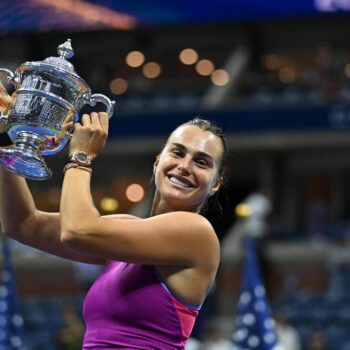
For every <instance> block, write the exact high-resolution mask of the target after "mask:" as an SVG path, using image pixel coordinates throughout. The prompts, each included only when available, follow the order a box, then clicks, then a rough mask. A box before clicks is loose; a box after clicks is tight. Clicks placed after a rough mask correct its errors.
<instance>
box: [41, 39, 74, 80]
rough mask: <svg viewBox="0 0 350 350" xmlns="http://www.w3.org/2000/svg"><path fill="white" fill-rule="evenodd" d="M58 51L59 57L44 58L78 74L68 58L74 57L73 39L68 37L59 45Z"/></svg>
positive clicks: (52, 63)
mask: <svg viewBox="0 0 350 350" xmlns="http://www.w3.org/2000/svg"><path fill="white" fill-rule="evenodd" d="M57 53H58V54H59V55H60V56H59V57H48V58H46V59H45V60H44V62H47V63H49V64H51V65H53V66H55V67H56V68H60V69H62V70H65V71H69V72H71V73H74V74H76V72H75V70H74V67H73V65H72V63H70V62H68V61H67V60H66V59H69V58H72V57H73V56H74V51H73V48H72V40H71V39H67V41H66V42H64V43H63V44H61V45H59V46H58V48H57Z"/></svg>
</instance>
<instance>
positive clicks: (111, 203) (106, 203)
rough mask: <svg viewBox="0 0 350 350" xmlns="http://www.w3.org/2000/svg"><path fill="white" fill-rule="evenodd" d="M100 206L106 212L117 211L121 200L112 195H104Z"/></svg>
mask: <svg viewBox="0 0 350 350" xmlns="http://www.w3.org/2000/svg"><path fill="white" fill-rule="evenodd" d="M100 207H101V209H102V210H103V211H105V212H110V213H112V212H115V211H117V210H118V207H119V202H118V201H117V200H116V199H115V198H112V197H104V198H102V199H101V202H100Z"/></svg>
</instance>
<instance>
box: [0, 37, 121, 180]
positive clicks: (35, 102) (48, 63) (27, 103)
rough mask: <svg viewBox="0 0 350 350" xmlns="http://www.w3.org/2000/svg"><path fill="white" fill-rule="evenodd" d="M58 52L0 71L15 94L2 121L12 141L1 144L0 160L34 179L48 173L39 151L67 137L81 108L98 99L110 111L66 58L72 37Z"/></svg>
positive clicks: (104, 98) (51, 148)
mask: <svg viewBox="0 0 350 350" xmlns="http://www.w3.org/2000/svg"><path fill="white" fill-rule="evenodd" d="M57 52H58V54H59V57H48V58H46V59H45V60H44V61H38V62H26V63H23V64H22V65H21V66H20V67H18V68H17V69H16V71H15V72H14V73H13V72H12V71H10V70H9V69H5V68H0V74H3V75H5V76H6V78H7V80H8V81H9V82H11V83H13V85H14V87H15V89H16V91H15V96H16V97H15V99H14V104H13V106H12V108H11V109H10V110H9V113H8V117H4V116H2V117H1V118H0V119H1V120H6V131H7V133H8V135H9V136H10V138H11V140H12V141H13V142H14V145H13V146H10V147H6V148H0V164H1V165H2V166H4V167H5V168H6V169H7V170H8V171H11V172H13V173H15V174H17V175H20V176H23V177H26V178H28V179H34V180H45V179H48V178H50V177H51V175H52V173H51V170H50V169H49V168H48V166H47V165H46V163H45V161H44V158H43V155H51V154H55V153H57V152H59V151H60V150H61V149H62V148H63V147H64V146H65V144H66V143H67V141H69V140H70V138H71V133H70V132H71V130H67V125H66V124H67V122H70V121H73V123H74V122H76V121H77V116H78V114H79V111H80V110H81V108H82V107H83V106H84V105H86V104H89V105H91V106H94V105H95V104H96V103H98V102H100V103H103V104H104V105H105V106H106V112H107V113H108V115H109V117H111V116H112V114H113V110H114V105H115V102H114V101H111V100H110V99H109V98H108V97H107V96H105V95H102V94H92V92H91V90H90V88H89V86H88V85H87V83H86V82H85V81H84V80H83V79H82V78H80V76H79V75H78V74H77V73H76V72H75V70H74V67H73V65H72V64H71V63H70V62H68V61H67V59H69V58H71V57H73V55H74V51H73V48H72V45H71V40H70V39H68V40H67V41H66V42H65V43H63V44H61V45H59V46H58V48H57Z"/></svg>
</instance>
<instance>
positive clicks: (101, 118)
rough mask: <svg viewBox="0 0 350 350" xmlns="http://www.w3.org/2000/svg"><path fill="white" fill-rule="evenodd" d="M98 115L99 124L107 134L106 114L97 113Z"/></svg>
mask: <svg viewBox="0 0 350 350" xmlns="http://www.w3.org/2000/svg"><path fill="white" fill-rule="evenodd" d="M99 115H100V123H101V126H102V129H103V130H104V131H105V132H107V133H108V128H109V118H108V114H107V113H106V112H101V113H99Z"/></svg>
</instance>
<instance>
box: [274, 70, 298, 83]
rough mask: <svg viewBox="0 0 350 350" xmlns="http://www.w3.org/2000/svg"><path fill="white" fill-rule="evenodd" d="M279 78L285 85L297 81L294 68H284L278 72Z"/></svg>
mask: <svg viewBox="0 0 350 350" xmlns="http://www.w3.org/2000/svg"><path fill="white" fill-rule="evenodd" d="M278 76H279V78H280V80H281V81H282V82H283V83H286V84H290V83H292V82H293V81H294V80H295V72H294V70H293V69H292V68H289V67H283V68H281V69H280V70H279V71H278Z"/></svg>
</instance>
